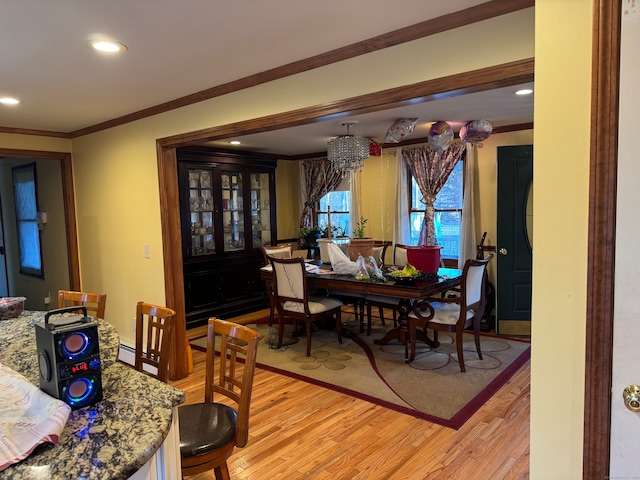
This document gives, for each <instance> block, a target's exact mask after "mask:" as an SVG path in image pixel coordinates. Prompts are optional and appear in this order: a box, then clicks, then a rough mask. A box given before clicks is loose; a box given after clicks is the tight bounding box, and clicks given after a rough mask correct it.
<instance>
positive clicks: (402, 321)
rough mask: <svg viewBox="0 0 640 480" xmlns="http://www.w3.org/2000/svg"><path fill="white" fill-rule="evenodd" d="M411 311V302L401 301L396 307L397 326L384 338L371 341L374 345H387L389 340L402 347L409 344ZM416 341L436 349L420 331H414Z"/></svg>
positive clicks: (433, 343)
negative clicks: (396, 342)
mask: <svg viewBox="0 0 640 480" xmlns="http://www.w3.org/2000/svg"><path fill="white" fill-rule="evenodd" d="M410 311H411V300H407V299H404V298H403V299H402V300H400V304H399V307H398V314H399V315H398V326H397V327H396V328H392V329H391V330H389V331H388V332H387V333H386V334H385V336H384V337H382V338H378V339H375V340H374V341H373V343H374V344H376V345H387V344H388V343H389V342H390V341H391V340H398V341H399V342H400V343H403V344H404V345H408V343H409V312H410ZM416 339H417V340H421V341H422V342H424V343H426V344H427V345H429V346H431V347H437V344H436V343H435V342H434V341H433V340H432V339H430V338H429V337H428V336H427V334H426V333H425V332H424V331H422V330H417V331H416Z"/></svg>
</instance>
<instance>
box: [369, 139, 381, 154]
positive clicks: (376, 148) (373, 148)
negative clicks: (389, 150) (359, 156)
mask: <svg viewBox="0 0 640 480" xmlns="http://www.w3.org/2000/svg"><path fill="white" fill-rule="evenodd" d="M369 155H371V156H372V157H379V156H381V155H382V147H380V144H379V143H378V142H376V141H375V140H374V139H373V138H370V139H369Z"/></svg>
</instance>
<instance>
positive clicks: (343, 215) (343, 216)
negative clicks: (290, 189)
mask: <svg viewBox="0 0 640 480" xmlns="http://www.w3.org/2000/svg"><path fill="white" fill-rule="evenodd" d="M327 207H331V230H332V232H331V235H332V236H334V237H341V236H349V235H350V234H351V225H350V222H349V211H350V209H351V190H350V188H349V178H348V177H347V178H345V179H343V180H342V181H341V182H340V184H339V185H338V186H337V187H336V189H335V190H334V191H333V192H329V193H327V194H326V195H325V196H323V197H322V198H321V199H320V201H319V202H318V206H317V208H316V225H318V226H319V227H320V228H321V229H322V230H323V232H322V233H323V235H325V232H324V230H325V229H326V228H327V225H328V215H327V212H328V208H327Z"/></svg>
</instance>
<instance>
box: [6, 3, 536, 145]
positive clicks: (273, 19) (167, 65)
mask: <svg viewBox="0 0 640 480" xmlns="http://www.w3.org/2000/svg"><path fill="white" fill-rule="evenodd" d="M484 1H485V0H449V1H447V2H436V1H429V2H426V1H425V0H402V2H389V1H381V0H346V1H345V0H322V1H301V0H269V1H265V0H181V1H177V0H153V1H152V0H109V1H107V2H92V1H87V0H56V1H51V0H3V1H2V8H1V14H0V97H3V96H11V97H17V98H19V99H20V100H21V101H22V103H21V104H19V105H17V106H6V105H1V104H0V127H5V128H11V129H30V130H47V131H55V132H73V131H75V130H80V129H83V128H86V127H90V126H92V125H96V124H99V123H102V122H105V121H108V120H111V119H114V118H118V117H121V116H124V115H127V114H131V113H134V112H137V111H140V110H144V109H146V108H150V107H154V106H156V105H159V104H162V103H164V102H168V101H171V100H175V99H177V98H180V97H183V96H186V95H189V94H193V93H196V92H199V91H202V90H206V89H209V88H211V87H215V86H217V85H221V84H224V83H227V82H231V81H234V80H238V79H241V78H244V77H247V76H250V75H253V74H256V73H260V72H263V71H266V70H269V69H272V68H275V67H279V66H283V65H286V64H289V63H292V62H295V61H299V60H302V59H305V58H309V57H312V56H314V55H318V54H321V53H324V52H328V51H331V50H333V49H336V48H339V47H344V46H346V45H350V44H353V43H356V42H360V41H363V40H365V39H368V38H371V37H375V36H378V35H381V34H384V33H388V32H391V31H393V30H397V29H400V28H403V27H407V26H410V25H414V24H416V23H420V22H422V21H425V20H429V19H431V18H435V17H438V16H441V15H445V14H447V13H451V12H455V11H459V10H462V9H465V8H468V7H471V6H474V5H478V4H481V3H484ZM96 36H102V37H106V38H109V39H112V40H116V41H119V42H121V43H124V44H125V45H127V47H128V50H127V51H126V52H125V53H124V54H123V55H120V56H116V57H114V56H108V55H100V54H96V53H94V52H93V51H92V50H91V49H89V47H88V46H87V45H86V42H87V41H88V40H90V39H92V38H94V37H96ZM513 90H514V88H513V87H510V88H508V89H502V90H497V91H492V92H484V93H477V94H472V95H466V96H464V97H457V98H453V99H447V100H439V101H436V102H430V103H426V104H421V105H413V106H410V107H404V108H402V109H394V110H388V111H385V112H378V113H374V114H367V115H362V116H360V117H354V119H355V120H358V121H359V122H360V123H359V124H358V125H356V126H355V127H354V128H353V129H352V133H356V134H358V135H364V136H370V137H374V138H376V139H377V140H381V139H382V138H383V137H384V134H385V132H386V130H387V128H388V127H389V126H390V125H391V123H393V121H395V120H397V119H398V118H419V119H420V123H421V124H425V123H426V122H428V121H433V120H451V121H466V120H472V119H476V118H487V119H489V120H490V121H491V122H492V123H493V124H494V126H500V125H508V124H515V123H524V122H532V121H533V99H532V98H531V97H529V98H528V99H522V98H519V99H518V100H517V102H516V101H515V100H514V98H515V97H514V96H513ZM514 102H515V103H514ZM344 121H345V119H342V120H340V121H339V122H325V123H320V124H313V125H308V126H303V127H296V128H293V129H288V130H286V131H281V132H280V133H279V134H278V135H279V136H276V134H275V133H274V132H267V133H263V134H256V135H251V136H247V137H246V138H244V139H242V140H243V142H245V144H244V145H243V149H245V148H247V149H255V150H260V151H266V152H268V151H270V149H272V148H273V147H270V145H278V153H282V154H299V153H307V152H310V151H321V150H322V149H324V148H325V147H326V141H327V140H328V139H329V138H330V137H331V136H335V135H338V134H341V133H344V130H345V129H344V128H343V127H342V126H341V123H342V122H344ZM349 121H351V119H349ZM454 130H457V128H454ZM418 134H421V130H420V127H419V128H417V129H416V132H415V133H414V134H413V135H415V136H417V135H418ZM283 137H284V138H283ZM306 137H313V138H314V140H313V141H311V140H309V139H306V140H305V138H306ZM310 142H311V143H310ZM222 143H223V144H225V146H228V145H227V144H226V142H222ZM283 145H286V148H285V149H284V151H283V148H281V147H282V146H283Z"/></svg>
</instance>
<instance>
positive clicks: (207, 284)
mask: <svg viewBox="0 0 640 480" xmlns="http://www.w3.org/2000/svg"><path fill="white" fill-rule="evenodd" d="M177 155H178V171H179V174H178V179H179V182H180V185H179V191H180V218H181V229H182V258H183V270H184V288H185V307H186V322H187V328H193V327H196V326H198V325H203V324H204V323H206V321H207V319H208V318H209V317H211V316H217V317H219V318H228V317H230V316H234V315H237V314H239V313H243V312H248V311H251V310H257V309H259V308H263V307H265V306H267V304H268V300H267V295H266V291H265V286H264V282H263V281H262V280H261V279H260V275H259V269H260V267H261V266H262V254H261V252H260V247H261V246H262V245H271V244H273V243H275V240H276V238H277V235H276V212H275V168H276V160H275V159H270V158H259V157H252V156H242V155H234V154H229V153H220V152H210V151H199V150H186V149H185V150H178V152H177Z"/></svg>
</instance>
